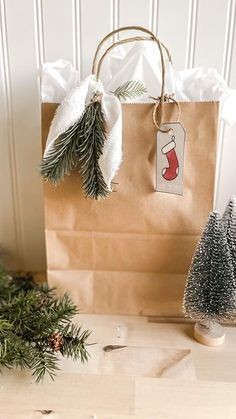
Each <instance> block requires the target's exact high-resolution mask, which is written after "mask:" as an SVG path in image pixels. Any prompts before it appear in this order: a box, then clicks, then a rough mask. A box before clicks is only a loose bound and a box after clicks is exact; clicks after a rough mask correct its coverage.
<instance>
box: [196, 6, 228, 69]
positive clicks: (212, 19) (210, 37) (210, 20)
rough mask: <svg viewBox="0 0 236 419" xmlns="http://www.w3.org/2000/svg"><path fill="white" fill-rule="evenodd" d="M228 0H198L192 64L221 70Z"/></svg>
mask: <svg viewBox="0 0 236 419" xmlns="http://www.w3.org/2000/svg"><path fill="white" fill-rule="evenodd" d="M227 7H228V0H224V7H222V0H207V1H206V0H198V11H197V27H196V46H195V56H194V59H193V66H201V67H215V68H216V69H217V71H218V72H219V73H221V72H222V62H223V54H224V40H225V27H226V21H227Z"/></svg>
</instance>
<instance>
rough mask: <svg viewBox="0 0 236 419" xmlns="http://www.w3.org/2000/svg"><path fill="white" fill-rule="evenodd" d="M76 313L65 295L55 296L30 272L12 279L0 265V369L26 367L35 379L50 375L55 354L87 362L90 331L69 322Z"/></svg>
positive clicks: (52, 374)
mask: <svg viewBox="0 0 236 419" xmlns="http://www.w3.org/2000/svg"><path fill="white" fill-rule="evenodd" d="M77 312H78V310H77V308H76V306H75V305H74V303H72V301H71V300H70V298H69V297H68V296H67V295H65V296H63V297H62V298H60V299H58V298H56V297H55V295H54V292H53V290H50V289H48V287H47V286H46V285H43V286H38V285H37V284H36V283H35V282H34V281H33V278H32V276H31V275H28V276H25V277H14V278H13V277H11V276H10V275H8V274H7V273H6V272H5V271H4V269H2V268H0V371H1V372H2V370H3V369H4V368H14V367H19V368H21V369H26V368H28V369H30V370H31V371H32V375H33V377H34V378H35V380H36V381H37V382H38V381H40V380H42V379H43V377H44V375H45V374H48V375H49V376H50V377H51V378H52V379H53V378H54V376H55V374H56V371H57V370H58V369H59V365H58V358H59V357H58V355H59V354H61V355H62V356H64V357H69V358H72V359H73V360H79V361H81V362H85V361H87V359H88V352H87V349H86V346H87V340H88V337H89V335H90V332H89V331H88V330H85V331H82V330H81V327H80V326H78V325H76V324H73V323H72V318H73V316H74V315H75V314H76V313H77Z"/></svg>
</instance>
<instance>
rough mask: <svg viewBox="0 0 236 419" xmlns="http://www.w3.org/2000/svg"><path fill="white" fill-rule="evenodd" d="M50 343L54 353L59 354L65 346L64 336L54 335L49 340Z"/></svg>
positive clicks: (56, 333) (57, 333)
mask: <svg viewBox="0 0 236 419" xmlns="http://www.w3.org/2000/svg"><path fill="white" fill-rule="evenodd" d="M48 342H49V346H50V348H51V349H52V350H53V352H58V351H60V350H61V348H62V347H63V345H64V338H63V335H62V334H61V333H59V332H55V333H52V334H51V335H50V336H49V338H48Z"/></svg>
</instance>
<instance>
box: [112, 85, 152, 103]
mask: <svg viewBox="0 0 236 419" xmlns="http://www.w3.org/2000/svg"><path fill="white" fill-rule="evenodd" d="M146 92H147V89H146V87H145V86H144V84H143V83H141V82H139V81H137V80H130V81H127V82H126V83H124V84H122V86H119V87H117V88H116V90H115V91H114V92H112V91H111V93H113V94H114V95H115V96H116V97H117V98H118V99H119V100H121V99H123V100H127V99H135V98H137V97H140V96H142V95H143V94H144V93H146Z"/></svg>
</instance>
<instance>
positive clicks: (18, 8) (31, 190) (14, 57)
mask: <svg viewBox="0 0 236 419" xmlns="http://www.w3.org/2000/svg"><path fill="white" fill-rule="evenodd" d="M6 25H7V28H6V29H7V39H8V57H9V73H10V82H11V85H10V87H11V99H12V100H11V105H12V112H11V115H10V118H11V120H10V121H9V124H10V126H11V129H12V136H13V139H14V147H15V161H14V164H15V169H14V170H15V176H16V182H17V189H18V193H19V196H18V195H17V196H16V199H17V200H18V205H19V213H18V220H17V221H18V223H19V225H20V232H21V235H22V237H21V241H20V246H21V248H20V259H21V261H20V264H19V268H23V269H34V270H38V269H42V267H43V266H44V261H45V256H44V234H43V207H42V184H41V180H40V177H39V174H38V169H37V167H38V164H39V161H40V154H41V144H40V107H39V96H38V83H37V59H36V49H35V32H34V3H33V2H32V1H31V0H22V1H21V2H16V1H14V0H7V2H6ZM13 157H14V156H13ZM13 175H14V174H13ZM39 249H40V252H39Z"/></svg>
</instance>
